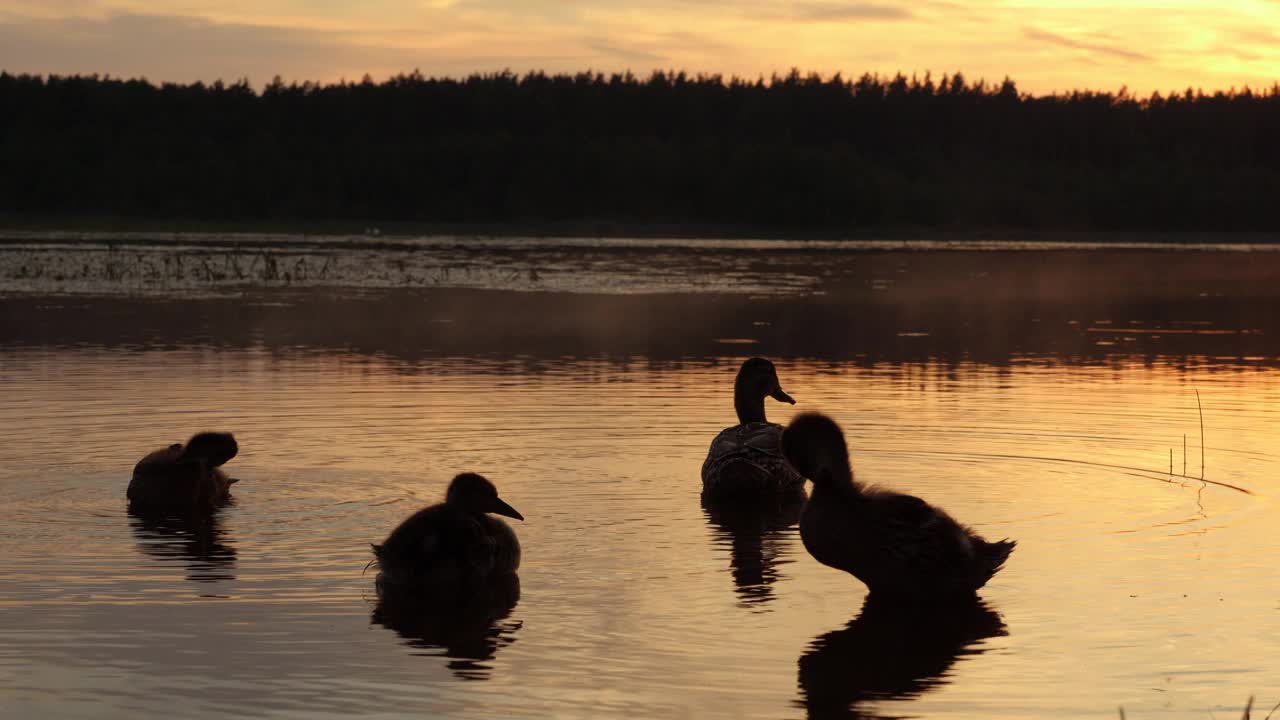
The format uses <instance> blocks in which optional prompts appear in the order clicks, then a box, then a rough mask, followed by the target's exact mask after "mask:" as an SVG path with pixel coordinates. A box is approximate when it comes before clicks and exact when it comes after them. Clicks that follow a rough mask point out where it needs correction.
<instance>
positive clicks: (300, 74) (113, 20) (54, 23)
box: [0, 14, 588, 83]
mask: <svg viewBox="0 0 1280 720" xmlns="http://www.w3.org/2000/svg"><path fill="white" fill-rule="evenodd" d="M587 59H588V56H587V55H586V54H585V53H584V54H583V55H581V56H579V57H565V56H537V55H530V56H523V55H519V54H515V53H512V54H511V55H498V54H487V55H480V54H471V53H466V52H458V51H457V50H450V49H443V48H431V47H427V48H412V47H394V46H386V45H377V44H373V43H371V42H369V41H365V40H362V39H361V38H360V37H359V36H357V35H355V34H351V33H344V32H335V31H325V30H306V29H298V28H289V27H280V26H274V25H255V24H242V23H217V22H212V21H210V20H206V19H203V18H193V17H184V16H169V15H140V14H120V15H113V16H108V17H105V18H102V19H93V18H85V17H70V18H61V19H44V18H23V19H18V20H8V21H0V69H3V70H6V71H8V72H29V73H38V74H63V75H69V74H77V73H78V74H91V73H97V74H110V75H113V76H117V77H147V78H151V79H153V80H163V81H181V82H190V81H194V80H202V81H206V82H207V81H212V80H216V79H223V80H235V79H239V78H243V77H247V78H249V79H251V80H253V81H254V82H255V83H262V82H265V81H266V80H268V79H270V78H271V77H272V76H275V75H280V76H282V77H284V78H285V79H287V80H336V79H339V78H341V77H345V78H346V79H349V80H353V79H359V78H360V76H362V75H364V74H365V73H368V74H371V75H373V76H375V77H384V76H388V75H392V74H395V73H399V72H406V71H409V70H412V69H414V68H421V69H422V70H423V72H425V73H427V74H454V75H462V74H468V73H471V72H483V71H491V70H501V69H504V68H507V67H518V68H522V69H523V68H533V67H538V66H540V65H543V64H547V63H549V62H586V61H587Z"/></svg>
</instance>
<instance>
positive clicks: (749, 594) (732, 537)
mask: <svg viewBox="0 0 1280 720" xmlns="http://www.w3.org/2000/svg"><path fill="white" fill-rule="evenodd" d="M804 503H805V496H804V492H803V491H801V492H800V493H798V494H791V495H786V496H782V497H778V498H773V499H770V500H767V501H763V502H757V503H749V504H742V503H716V502H714V501H709V500H707V499H706V498H705V497H704V499H703V502H702V510H703V512H705V513H706V514H707V520H708V521H709V522H710V523H711V525H713V526H714V527H715V539H714V542H715V543H716V544H717V545H722V544H728V545H729V571H730V572H731V573H732V575H733V584H734V592H735V593H736V594H737V596H738V599H739V601H740V603H741V605H742V606H743V607H747V608H751V609H755V610H765V609H766V608H764V606H765V605H767V604H768V603H770V602H772V601H773V599H774V594H773V584H774V583H775V582H777V581H778V578H779V577H780V575H779V573H778V566H779V565H783V564H785V563H788V562H791V561H790V560H788V559H786V555H787V553H788V552H789V548H788V547H787V536H788V535H792V534H794V533H795V531H794V530H793V528H795V526H796V524H797V523H798V522H800V513H801V512H802V511H803V510H804Z"/></svg>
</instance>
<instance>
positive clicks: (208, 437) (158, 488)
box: [125, 432, 240, 510]
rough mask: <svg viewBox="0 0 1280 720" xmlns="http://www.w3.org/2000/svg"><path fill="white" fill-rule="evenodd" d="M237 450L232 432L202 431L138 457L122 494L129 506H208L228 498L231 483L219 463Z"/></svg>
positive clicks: (238, 449) (219, 503) (226, 459)
mask: <svg viewBox="0 0 1280 720" xmlns="http://www.w3.org/2000/svg"><path fill="white" fill-rule="evenodd" d="M239 451H240V447H239V445H237V444H236V439H235V436H233V435H232V434H231V433H223V432H202V433H197V434H195V435H193V436H191V439H190V440H188V441H187V444H186V445H183V444H182V443H174V444H172V445H170V446H169V447H166V448H161V449H159V450H156V451H154V452H152V453H150V454H148V455H147V456H146V457H144V458H142V459H141V460H139V461H138V464H137V465H135V466H134V468H133V477H132V479H130V480H129V489H128V490H127V491H126V492H125V496H126V497H127V498H128V500H129V505H130V507H137V508H151V509H184V510H185V509H196V510H208V509H212V508H214V507H217V506H219V505H221V504H223V503H225V502H226V501H227V499H228V498H229V497H230V494H231V485H232V483H235V482H238V479H237V478H232V477H228V476H227V474H226V473H224V472H223V471H222V470H221V469H220V466H222V465H224V464H225V463H226V462H227V461H228V460H230V459H231V458H234V457H235V456H236V454H237V453H238V452H239Z"/></svg>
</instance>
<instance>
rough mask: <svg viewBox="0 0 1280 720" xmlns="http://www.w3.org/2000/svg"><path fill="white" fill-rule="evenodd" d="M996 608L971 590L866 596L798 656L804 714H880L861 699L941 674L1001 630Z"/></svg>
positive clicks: (923, 685) (905, 692) (927, 682)
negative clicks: (961, 594)
mask: <svg viewBox="0 0 1280 720" xmlns="http://www.w3.org/2000/svg"><path fill="white" fill-rule="evenodd" d="M1007 634H1008V631H1007V630H1006V629H1005V625H1004V622H1003V621H1002V620H1001V619H1000V616H999V615H998V614H997V613H995V612H994V611H992V610H991V609H990V608H988V607H987V605H986V603H984V602H983V601H981V600H979V599H978V598H976V597H972V598H968V599H966V600H964V601H962V602H960V603H956V604H951V605H947V606H940V607H930V606H916V607H903V606H901V605H897V604H895V603H893V602H892V601H887V600H886V601H882V600H877V599H876V598H875V597H874V596H873V597H868V598H867V601H866V603H865V604H864V605H863V606H862V612H861V613H860V614H859V615H858V616H857V617H856V618H854V619H853V620H852V621H850V623H849V624H848V625H847V626H845V627H844V628H843V629H840V630H835V631H833V632H829V633H827V634H825V635H822V636H820V637H818V638H817V639H815V640H814V641H813V643H811V644H810V646H809V649H808V650H807V651H805V653H804V654H803V655H801V656H800V693H801V696H802V699H803V702H804V705H805V707H806V708H807V709H808V716H809V717H810V718H828V717H839V718H873V717H883V716H882V715H880V714H877V713H875V712H873V711H871V710H869V709H867V708H864V707H860V706H861V705H863V704H864V703H868V702H873V701H875V700H887V699H902V698H913V697H916V696H919V695H921V694H923V693H925V692H927V691H929V690H930V689H932V688H934V687H937V686H939V685H943V684H945V683H946V682H947V679H946V676H947V673H948V670H949V669H950V668H951V665H952V664H953V663H954V662H955V661H956V659H957V658H958V657H960V656H962V655H978V654H981V653H982V652H984V650H985V648H984V647H982V645H981V644H979V641H980V640H983V639H985V638H989V637H995V636H1000V635H1007Z"/></svg>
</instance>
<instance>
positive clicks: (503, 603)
mask: <svg viewBox="0 0 1280 720" xmlns="http://www.w3.org/2000/svg"><path fill="white" fill-rule="evenodd" d="M519 601H520V577H519V576H518V575H516V574H515V573H509V574H504V575H501V576H496V577H491V578H489V579H487V580H485V581H484V582H483V583H480V584H478V585H473V586H471V587H463V586H453V587H438V588H403V587H397V586H392V585H388V584H385V583H379V584H378V604H377V606H376V607H375V608H374V610H373V617H372V618H371V619H372V621H373V622H374V623H376V624H378V625H382V626H383V627H385V628H387V629H388V630H392V631H394V632H395V633H396V634H397V635H399V636H400V637H401V638H404V639H405V640H406V641H407V642H406V643H405V644H406V645H408V646H409V647H413V648H422V649H428V650H442V651H443V652H442V653H429V654H430V655H433V656H435V655H444V656H445V657H447V658H450V662H449V664H448V667H449V669H450V670H452V671H453V672H454V674H455V675H457V676H458V677H459V678H461V679H464V680H487V679H488V678H489V674H490V671H491V667H490V666H489V665H487V664H485V661H487V660H492V659H493V657H494V655H495V654H496V653H497V651H498V649H499V648H502V647H506V646H507V645H510V644H511V643H513V642H515V638H514V637H513V636H514V635H515V633H516V631H517V630H519V629H520V626H521V623H520V622H518V621H511V620H507V617H508V616H509V615H510V614H511V611H512V610H513V609H514V608H515V606H516V603H518V602H519Z"/></svg>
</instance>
